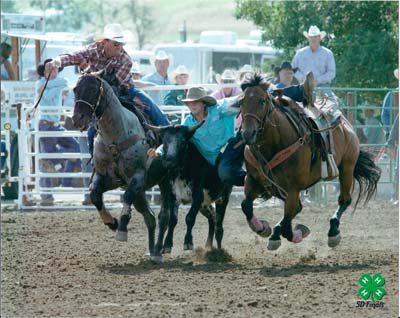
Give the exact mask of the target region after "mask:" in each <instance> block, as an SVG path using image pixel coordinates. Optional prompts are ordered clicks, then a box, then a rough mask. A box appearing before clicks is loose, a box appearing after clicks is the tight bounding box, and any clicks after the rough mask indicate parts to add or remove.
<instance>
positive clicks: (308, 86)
mask: <svg viewBox="0 0 400 318" xmlns="http://www.w3.org/2000/svg"><path fill="white" fill-rule="evenodd" d="M303 86H304V93H303V94H304V96H303V105H304V106H306V105H312V103H313V102H314V101H313V92H314V86H315V80H314V75H313V73H312V72H308V73H307V75H306V79H305V80H304V83H303Z"/></svg>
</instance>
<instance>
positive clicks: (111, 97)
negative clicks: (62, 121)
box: [72, 73, 174, 261]
mask: <svg viewBox="0 0 400 318" xmlns="http://www.w3.org/2000/svg"><path fill="white" fill-rule="evenodd" d="M100 75H101V74H95V73H92V74H85V75H82V76H81V77H80V79H79V81H78V83H77V85H76V87H75V88H74V93H75V108H74V114H73V117H72V120H73V123H74V126H75V127H76V128H78V129H80V130H81V131H82V130H86V129H87V128H88V126H89V124H90V123H91V122H92V120H93V118H95V121H96V125H97V128H98V129H97V131H98V136H97V138H96V141H95V147H94V157H93V160H94V171H95V173H94V176H93V181H92V183H91V185H90V198H91V200H92V203H93V204H94V205H95V206H96V208H97V211H98V212H99V214H100V217H101V219H102V221H103V222H104V224H105V225H107V226H108V227H109V228H110V229H112V230H113V231H117V232H116V239H117V240H118V241H126V240H127V233H128V230H127V225H128V223H129V220H130V218H131V205H132V204H133V205H134V207H135V209H136V210H137V211H138V212H139V213H141V214H142V215H143V218H144V221H145V223H146V226H147V230H148V240H149V244H148V246H149V252H150V256H151V259H153V260H155V261H160V260H161V248H162V245H160V244H162V238H161V239H159V240H158V241H157V245H156V246H154V239H155V229H156V219H155V216H154V213H153V212H152V210H151V209H150V207H149V205H148V203H147V200H146V196H145V190H146V189H149V188H151V187H152V186H154V185H155V184H158V185H159V187H160V191H161V199H162V200H161V201H162V202H161V212H160V216H162V217H165V218H167V220H168V216H169V210H170V209H171V207H170V206H169V205H168V204H172V205H173V204H174V203H173V202H172V200H171V197H169V195H171V191H170V186H169V182H168V180H167V178H166V169H164V168H163V166H162V164H161V160H160V159H157V158H156V159H154V160H153V161H152V162H151V165H150V161H149V159H148V156H147V150H148V149H149V145H148V143H147V141H146V136H145V132H144V130H143V127H142V126H141V125H140V123H139V120H138V118H137V117H136V116H135V115H134V114H133V113H132V112H130V111H129V110H127V109H126V108H124V107H123V106H122V105H121V103H120V102H119V100H118V98H117V96H116V95H115V94H114V92H113V90H112V88H111V86H110V85H109V84H108V83H107V82H106V81H105V80H103V79H102V78H101V77H100ZM149 165H150V167H148V166H149ZM118 187H124V188H126V191H125V193H124V196H123V208H122V211H121V216H120V220H119V222H118V221H117V220H116V219H115V218H113V217H112V216H111V214H110V213H109V212H108V211H107V209H106V207H105V206H104V203H103V193H104V192H106V191H109V190H112V189H116V188H118ZM166 222H168V221H166Z"/></svg>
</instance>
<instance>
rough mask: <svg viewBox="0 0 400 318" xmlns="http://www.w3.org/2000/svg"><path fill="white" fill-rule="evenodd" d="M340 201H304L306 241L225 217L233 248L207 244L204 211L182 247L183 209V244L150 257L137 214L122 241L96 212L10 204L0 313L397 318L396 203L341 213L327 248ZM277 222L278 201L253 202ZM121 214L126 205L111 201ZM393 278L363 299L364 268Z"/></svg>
mask: <svg viewBox="0 0 400 318" xmlns="http://www.w3.org/2000/svg"><path fill="white" fill-rule="evenodd" d="M335 208H336V207H335V205H334V204H329V205H328V206H327V207H318V206H311V205H307V206H306V207H305V208H304V209H303V212H302V213H301V214H300V215H299V216H298V218H297V219H296V221H297V222H301V223H303V224H305V225H307V226H308V227H309V228H310V229H311V235H310V236H309V237H307V238H306V239H305V241H303V242H302V243H299V244H296V245H295V244H293V243H290V242H287V241H286V240H284V241H282V246H281V247H280V248H279V249H278V250H277V251H273V252H272V251H268V250H267V242H268V239H264V238H261V237H258V236H257V235H256V234H254V233H253V232H252V231H251V230H250V228H249V227H248V225H247V223H246V221H245V218H244V215H243V213H242V212H241V210H240V209H237V208H230V209H229V210H228V211H227V214H226V218H225V236H224V244H223V245H224V251H223V252H222V253H216V252H215V251H212V252H209V251H205V250H204V249H203V248H202V247H203V246H204V244H205V240H206V234H207V233H206V231H207V222H206V220H205V218H204V217H202V216H201V215H200V214H199V216H198V219H197V223H196V225H195V228H194V232H193V234H194V244H195V246H196V250H195V251H193V252H187V251H183V236H184V230H185V222H184V213H185V211H184V210H183V209H182V210H181V212H180V213H181V214H180V221H179V223H178V226H177V229H176V233H175V239H174V243H175V246H174V249H173V251H172V254H171V255H169V256H166V257H165V259H164V262H163V263H162V264H153V263H151V262H150V261H149V260H148V258H147V256H146V255H145V253H146V252H147V251H146V245H147V234H146V230H145V225H144V222H143V219H142V217H141V216H140V215H139V214H137V213H135V214H134V215H133V218H132V221H131V224H130V226H129V236H128V242H126V243H122V242H117V241H115V239H114V234H113V232H111V231H110V230H109V229H108V228H106V227H105V226H104V225H102V224H101V221H100V218H99V217H98V215H97V212H94V211H92V212H89V211H79V210H75V211H71V212H65V211H51V212H41V211H38V212H29V213H23V212H17V211H12V210H11V211H10V210H9V211H5V210H3V213H2V220H1V222H2V223H1V226H2V231H1V243H2V252H1V261H2V275H1V285H2V286H1V287H2V294H1V302H2V306H1V316H2V317H4V318H6V317H7V318H8V317H24V318H25V317H174V318H175V317H263V318H265V317H293V318H294V317H307V318H308V317H341V318H346V317H349V318H350V317H351V318H354V317H397V316H398V299H399V294H398V282H399V277H398V266H399V259H398V250H399V244H398V225H399V219H398V217H399V210H398V207H395V206H392V205H390V204H389V202H384V201H374V202H370V204H369V205H368V206H367V207H360V208H359V209H358V210H357V211H356V212H355V213H354V214H353V215H352V212H351V210H348V211H346V214H345V215H344V216H343V218H342V224H341V233H342V242H341V244H340V245H339V246H338V247H336V248H335V249H330V248H329V247H328V246H327V231H328V226H329V217H330V216H331V215H332V214H333V212H334V210H335ZM255 212H256V214H257V215H258V216H259V217H260V218H262V219H267V220H268V221H269V222H270V224H272V225H274V224H275V223H276V222H278V221H279V219H280V218H281V216H282V213H283V212H282V208H281V207H280V206H275V207H265V208H259V209H256V210H255ZM112 213H113V214H114V215H118V213H119V211H117V210H113V211H112ZM364 273H368V274H370V275H373V274H375V273H380V274H381V275H382V277H383V278H384V279H385V285H384V286H383V287H384V289H385V292H386V294H385V296H384V297H383V298H382V299H381V307H382V304H383V308H381V307H379V308H371V303H368V308H366V305H365V306H364V307H357V305H360V304H361V303H360V301H362V299H361V298H360V296H359V295H358V294H357V291H358V289H359V288H360V287H361V286H360V285H359V283H358V279H359V277H360V276H361V275H362V274H364Z"/></svg>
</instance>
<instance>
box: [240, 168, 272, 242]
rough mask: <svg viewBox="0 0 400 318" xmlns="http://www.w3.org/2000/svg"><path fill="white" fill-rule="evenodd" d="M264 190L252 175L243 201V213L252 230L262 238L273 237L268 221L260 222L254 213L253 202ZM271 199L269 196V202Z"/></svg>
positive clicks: (247, 183)
mask: <svg viewBox="0 0 400 318" xmlns="http://www.w3.org/2000/svg"><path fill="white" fill-rule="evenodd" d="M263 191H264V189H263V188H262V187H261V186H260V185H259V184H258V183H257V181H255V180H254V179H253V178H252V177H251V176H250V175H247V177H246V180H245V185H244V195H245V198H244V200H243V201H242V205H241V206H242V211H243V213H244V214H245V216H246V220H247V223H248V224H249V226H250V228H251V229H252V230H253V231H254V232H256V233H257V234H258V235H260V236H262V237H268V236H270V235H271V227H270V226H269V224H268V222H267V221H264V220H259V219H258V218H257V216H255V215H254V213H253V201H254V200H255V199H256V198H257V197H258V195H259V194H260V193H262V192H263ZM269 198H271V196H268V198H266V199H267V200H268V199H269Z"/></svg>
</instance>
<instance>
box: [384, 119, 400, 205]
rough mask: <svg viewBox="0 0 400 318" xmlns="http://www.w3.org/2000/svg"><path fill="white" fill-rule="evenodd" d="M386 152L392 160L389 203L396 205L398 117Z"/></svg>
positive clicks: (397, 199) (397, 190)
mask: <svg viewBox="0 0 400 318" xmlns="http://www.w3.org/2000/svg"><path fill="white" fill-rule="evenodd" d="M386 150H387V152H388V154H389V157H390V158H392V159H393V158H394V159H395V160H394V165H395V166H394V183H393V191H392V197H391V199H390V201H391V202H392V203H393V204H394V205H397V204H399V115H398V114H397V116H396V119H395V121H394V123H393V126H392V128H391V130H390V133H389V138H388V141H387V143H386Z"/></svg>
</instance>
